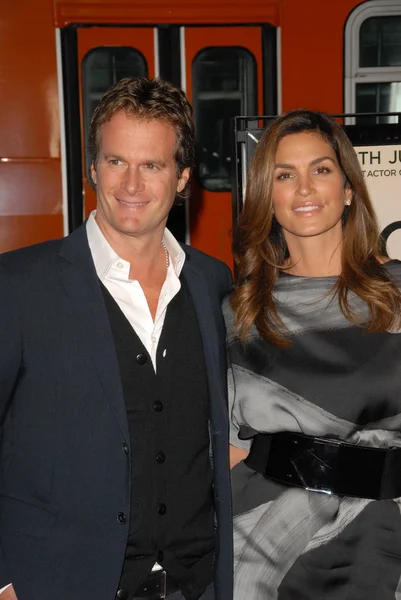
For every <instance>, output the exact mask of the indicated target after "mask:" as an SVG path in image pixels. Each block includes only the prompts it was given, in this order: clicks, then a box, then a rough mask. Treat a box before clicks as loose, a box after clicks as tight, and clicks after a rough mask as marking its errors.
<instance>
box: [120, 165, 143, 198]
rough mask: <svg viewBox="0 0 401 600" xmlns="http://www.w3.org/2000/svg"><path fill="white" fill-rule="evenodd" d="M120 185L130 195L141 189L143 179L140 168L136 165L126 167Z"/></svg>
mask: <svg viewBox="0 0 401 600" xmlns="http://www.w3.org/2000/svg"><path fill="white" fill-rule="evenodd" d="M121 187H122V188H123V190H125V191H126V192H127V193H128V194H129V195H130V196H135V194H138V193H139V192H141V191H143V181H142V176H141V173H140V170H139V169H137V168H136V167H127V168H126V169H125V172H124V176H123V178H122V181H121Z"/></svg>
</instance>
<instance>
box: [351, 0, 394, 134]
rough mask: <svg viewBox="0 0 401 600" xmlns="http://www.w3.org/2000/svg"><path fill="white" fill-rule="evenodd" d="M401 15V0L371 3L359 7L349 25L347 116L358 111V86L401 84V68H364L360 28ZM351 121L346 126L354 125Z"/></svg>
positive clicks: (379, 0) (352, 120) (374, 0)
mask: <svg viewBox="0 0 401 600" xmlns="http://www.w3.org/2000/svg"><path fill="white" fill-rule="evenodd" d="M392 16H401V4H400V0H369V2H363V3H362V4H360V5H359V6H357V7H356V8H355V9H354V10H353V11H352V13H351V14H350V16H349V17H348V20H347V22H346V25H345V34H344V105H345V106H344V107H345V112H346V113H355V112H356V86H357V84H358V83H389V82H390V83H393V82H394V83H396V82H401V65H400V66H397V67H360V66H359V52H360V46H359V42H360V39H359V38H360V29H361V26H362V24H363V23H364V22H365V21H366V20H367V19H370V18H372V17H392ZM354 121H355V119H353V118H348V119H347V120H346V124H348V125H352V124H354Z"/></svg>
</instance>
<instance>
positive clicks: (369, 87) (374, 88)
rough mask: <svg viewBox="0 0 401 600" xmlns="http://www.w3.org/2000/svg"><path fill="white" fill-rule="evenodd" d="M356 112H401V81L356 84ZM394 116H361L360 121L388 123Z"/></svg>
mask: <svg viewBox="0 0 401 600" xmlns="http://www.w3.org/2000/svg"><path fill="white" fill-rule="evenodd" d="M355 92H356V112H357V113H369V112H370V113H371V112H377V113H379V112H401V82H395V81H393V82H378V83H357V84H356V90H355ZM391 119H392V117H364V118H363V117H360V118H359V119H358V121H359V122H365V123H369V122H372V121H373V122H376V123H388V122H390V120H391Z"/></svg>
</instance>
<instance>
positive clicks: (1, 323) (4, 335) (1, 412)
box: [0, 261, 29, 589]
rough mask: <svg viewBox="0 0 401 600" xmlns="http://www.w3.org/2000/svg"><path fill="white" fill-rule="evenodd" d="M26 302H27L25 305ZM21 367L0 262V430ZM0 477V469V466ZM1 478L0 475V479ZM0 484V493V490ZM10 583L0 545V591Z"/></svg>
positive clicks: (13, 311)
mask: <svg viewBox="0 0 401 600" xmlns="http://www.w3.org/2000/svg"><path fill="white" fill-rule="evenodd" d="M28 300H29V299H27V301H28ZM21 363H22V335H21V322H20V318H19V312H18V307H17V302H16V298H15V294H14V293H13V290H12V283H11V280H10V278H9V276H8V274H7V271H6V269H5V267H4V264H3V263H2V262H1V261H0V426H1V427H3V424H4V420H5V418H6V413H7V410H8V408H9V406H10V403H11V402H12V397H13V392H14V388H15V386H16V384H17V382H18V376H19V372H20V369H21ZM0 456H1V455H0ZM0 473H2V468H1V465H0ZM0 476H1V475H0ZM2 483H3V482H2V481H0V491H1V490H2V489H3V485H2ZM0 512H1V496H0ZM10 581H11V579H10V576H9V574H8V573H7V566H6V564H5V560H4V556H3V552H2V548H1V543H0V589H1V588H2V587H4V586H6V585H7V584H9V583H10Z"/></svg>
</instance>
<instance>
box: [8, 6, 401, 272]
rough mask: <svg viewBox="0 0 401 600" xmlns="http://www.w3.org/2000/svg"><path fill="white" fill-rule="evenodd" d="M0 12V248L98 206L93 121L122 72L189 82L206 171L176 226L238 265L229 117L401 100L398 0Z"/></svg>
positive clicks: (394, 105) (371, 108)
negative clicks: (90, 142) (91, 177)
mask: <svg viewBox="0 0 401 600" xmlns="http://www.w3.org/2000/svg"><path fill="white" fill-rule="evenodd" d="M0 24H1V30H0V73H1V76H0V106H1V111H0V251H6V250H9V249H13V248H16V247H20V246H24V245H28V244H32V243H36V242H40V241H42V240H46V239H50V238H55V237H60V236H62V235H65V234H67V233H68V232H69V231H71V230H73V229H74V228H75V227H77V226H78V225H79V224H80V223H81V222H82V221H83V219H84V218H85V217H86V216H87V215H88V214H89V212H90V211H91V210H92V209H93V207H94V204H95V196H94V192H93V190H92V189H91V188H90V187H89V185H88V182H87V177H86V173H87V171H88V167H89V164H88V157H87V154H86V148H85V141H86V137H87V132H88V123H89V120H90V116H91V113H92V111H93V108H94V106H95V105H96V103H97V102H98V100H99V98H100V97H101V95H102V93H103V92H104V91H105V89H107V87H109V86H110V85H111V84H112V83H114V82H115V81H117V80H118V79H120V78H122V77H125V76H128V75H130V76H138V75H143V76H148V77H153V76H156V75H159V76H161V77H164V78H166V79H169V80H170V81H173V82H174V83H176V84H178V85H180V86H181V87H183V89H185V90H186V92H187V93H188V95H189V97H190V99H191V101H192V103H193V106H194V111H195V122H196V127H197V140H196V143H197V155H198V169H197V173H196V175H195V177H194V183H193V192H192V199H191V201H190V202H189V203H188V205H186V206H184V207H180V208H175V209H174V211H173V213H172V215H171V219H170V222H169V225H170V227H171V228H172V230H173V231H174V233H175V234H176V236H177V237H178V238H179V239H181V240H183V241H187V242H189V243H190V244H192V245H194V246H196V247H197V248H200V249H201V250H204V251H205V252H208V253H210V254H212V255H214V256H216V257H218V258H220V259H222V260H224V261H225V262H227V263H228V264H231V262H232V258H231V239H230V232H231V229H232V217H231V170H232V169H231V125H230V117H232V116H235V115H239V114H241V115H252V114H277V113H280V112H282V111H286V110H289V109H291V108H296V107H301V106H302V107H306V108H312V109H321V110H324V111H327V112H329V113H343V112H355V111H358V112H385V111H399V110H401V0H366V1H365V2H362V3H359V2H357V0H336V2H333V3H322V2H321V0H303V1H300V0H248V1H247V2H244V1H243V0H220V1H219V2H215V1H214V0H202V1H200V0H175V1H174V0H147V1H146V2H145V1H143V0H119V1H118V2H116V1H114V0H35V2H32V1H31V0H20V1H19V2H8V3H3V5H2V10H1V14H0Z"/></svg>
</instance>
